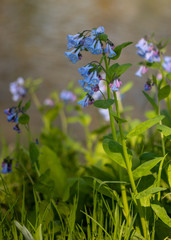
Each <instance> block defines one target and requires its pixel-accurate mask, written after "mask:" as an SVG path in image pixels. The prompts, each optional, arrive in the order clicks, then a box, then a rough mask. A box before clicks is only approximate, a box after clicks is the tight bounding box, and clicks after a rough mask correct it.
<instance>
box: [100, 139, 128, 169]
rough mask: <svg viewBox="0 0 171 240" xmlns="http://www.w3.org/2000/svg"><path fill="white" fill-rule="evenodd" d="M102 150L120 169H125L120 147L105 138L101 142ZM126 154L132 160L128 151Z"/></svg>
mask: <svg viewBox="0 0 171 240" xmlns="http://www.w3.org/2000/svg"><path fill="white" fill-rule="evenodd" d="M103 148H104V151H105V152H106V153H107V155H108V156H109V157H110V158H111V159H112V160H113V161H115V162H116V163H117V164H118V165H120V166H121V167H123V168H126V164H125V161H124V154H123V148H122V145H120V144H119V143H117V142H115V141H113V140H111V139H110V138H105V139H104V140H103ZM128 154H129V156H130V157H131V158H132V155H131V153H130V151H129V152H128Z"/></svg>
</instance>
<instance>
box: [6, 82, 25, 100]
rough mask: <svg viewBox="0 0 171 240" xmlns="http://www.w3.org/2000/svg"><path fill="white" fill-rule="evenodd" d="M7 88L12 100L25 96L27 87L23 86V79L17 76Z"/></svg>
mask: <svg viewBox="0 0 171 240" xmlns="http://www.w3.org/2000/svg"><path fill="white" fill-rule="evenodd" d="M9 90H10V92H11V94H12V95H13V97H12V99H13V101H18V100H20V99H22V98H23V97H25V95H26V93H27V89H26V88H25V87H24V79H23V78H21V77H19V78H18V79H17V80H16V81H15V82H12V83H10V87H9Z"/></svg>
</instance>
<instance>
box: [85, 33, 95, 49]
mask: <svg viewBox="0 0 171 240" xmlns="http://www.w3.org/2000/svg"><path fill="white" fill-rule="evenodd" d="M94 39H95V36H93V37H86V38H85V39H84V47H85V48H87V47H89V46H90V45H92V44H93V42H94Z"/></svg>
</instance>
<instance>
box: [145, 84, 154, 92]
mask: <svg viewBox="0 0 171 240" xmlns="http://www.w3.org/2000/svg"><path fill="white" fill-rule="evenodd" d="M152 86H153V84H151V83H148V82H146V84H145V85H144V90H145V91H150V90H151V88H152Z"/></svg>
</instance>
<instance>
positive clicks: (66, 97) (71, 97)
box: [60, 90, 77, 102]
mask: <svg viewBox="0 0 171 240" xmlns="http://www.w3.org/2000/svg"><path fill="white" fill-rule="evenodd" d="M60 98H61V99H62V100H63V101H65V102H69V101H71V102H74V101H75V100H76V98H77V97H76V95H75V94H73V93H72V92H71V91H67V90H63V91H62V92H61V93H60Z"/></svg>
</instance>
